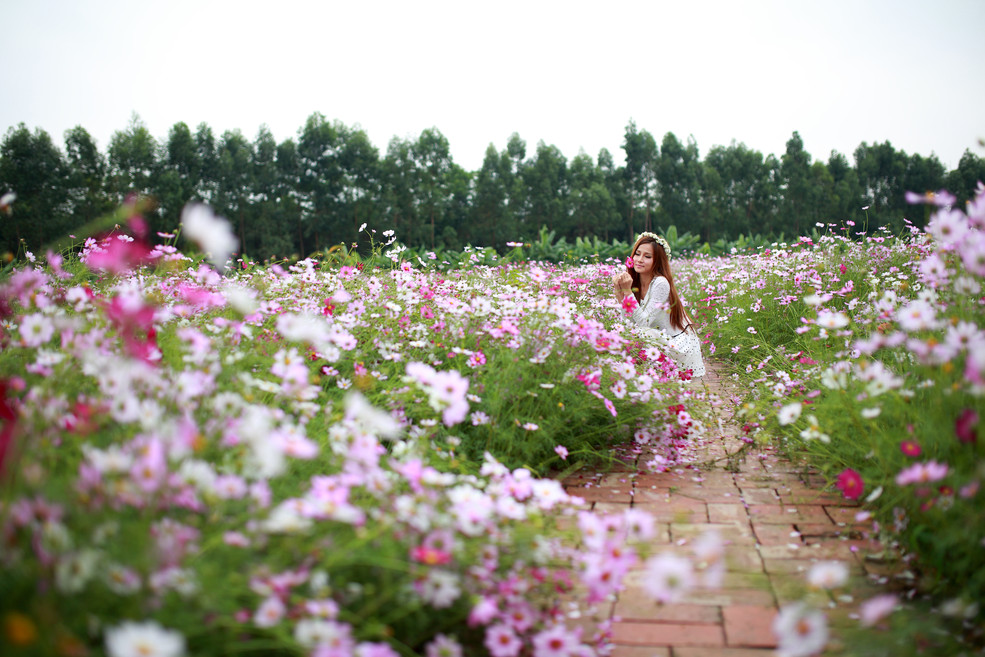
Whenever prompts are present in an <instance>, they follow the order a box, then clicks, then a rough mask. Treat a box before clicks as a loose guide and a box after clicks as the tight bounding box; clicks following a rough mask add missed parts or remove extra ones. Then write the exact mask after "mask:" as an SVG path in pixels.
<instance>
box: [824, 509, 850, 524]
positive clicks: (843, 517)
mask: <svg viewBox="0 0 985 657" xmlns="http://www.w3.org/2000/svg"><path fill="white" fill-rule="evenodd" d="M824 508H825V510H826V511H827V512H828V515H829V516H830V517H831V519H832V520H834V521H835V522H836V523H844V524H846V525H854V524H855V522H856V521H855V514H856V513H858V512H859V509H858V507H854V506H827V507H824Z"/></svg>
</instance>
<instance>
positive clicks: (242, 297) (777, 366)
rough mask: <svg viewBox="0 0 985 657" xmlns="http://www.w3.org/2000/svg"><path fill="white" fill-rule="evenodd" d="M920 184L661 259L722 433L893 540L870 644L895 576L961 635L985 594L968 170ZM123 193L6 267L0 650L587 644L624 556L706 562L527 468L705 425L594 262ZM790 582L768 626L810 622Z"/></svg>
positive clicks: (599, 634)
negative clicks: (802, 224)
mask: <svg viewBox="0 0 985 657" xmlns="http://www.w3.org/2000/svg"><path fill="white" fill-rule="evenodd" d="M915 200H919V201H926V200H930V201H932V202H935V203H936V204H937V206H939V207H937V206H935V213H934V215H933V218H932V220H931V221H930V223H929V224H928V228H927V232H926V233H923V232H921V231H918V230H916V229H914V230H913V231H912V234H911V235H905V236H892V235H889V234H886V233H885V232H877V233H876V234H869V235H864V234H863V235H854V234H852V230H853V227H852V226H843V227H833V226H831V227H825V228H826V229H827V230H826V233H825V234H824V236H823V237H822V238H821V239H819V240H816V241H814V240H808V239H802V240H800V241H799V242H798V243H796V244H789V245H788V244H777V245H775V246H772V247H770V248H768V249H763V250H761V251H759V252H758V253H755V254H754V255H733V256H730V257H719V258H708V257H703V258H694V259H690V260H681V261H677V260H675V261H674V266H675V268H676V269H677V273H676V278H677V281H678V285H679V286H680V288H681V291H682V296H683V297H684V298H685V299H688V300H689V301H690V312H691V314H692V315H694V316H695V319H696V320H697V321H698V322H699V323H700V324H701V327H700V328H701V331H700V334H701V335H702V337H703V340H704V341H705V349H706V351H705V355H706V357H708V356H709V355H713V357H714V358H715V359H716V360H718V361H719V362H720V363H721V364H722V367H725V368H728V369H729V371H734V374H733V375H732V376H733V378H735V379H736V380H737V381H739V382H740V383H742V387H743V388H744V389H746V390H748V391H749V395H748V399H746V400H744V402H743V404H742V405H741V407H740V408H739V410H738V413H739V414H740V416H741V421H742V422H743V423H744V426H743V429H744V431H745V433H746V436H747V442H748V443H749V445H750V446H751V447H753V446H755V444H756V443H757V442H765V441H776V442H777V443H778V444H779V445H781V446H782V448H783V450H784V451H786V452H787V453H789V454H790V455H791V456H793V457H795V458H798V459H799V458H805V459H807V462H808V463H810V464H812V465H813V466H814V467H816V468H817V469H818V471H819V472H820V473H822V474H823V475H824V477H825V480H826V481H827V482H828V485H829V486H830V487H831V488H832V489H836V490H840V491H841V494H843V495H845V496H846V497H849V498H851V499H858V500H859V501H860V502H862V503H863V507H862V510H860V513H861V514H862V515H861V516H860V518H861V519H863V520H865V521H871V526H872V529H871V532H872V535H873V536H879V537H881V538H882V539H883V542H884V543H885V544H886V545H889V546H891V547H892V548H893V549H894V551H895V552H898V553H899V554H900V559H901V560H902V564H903V569H904V572H905V573H906V574H907V577H904V578H897V579H894V580H893V581H892V582H889V581H887V582H884V583H885V584H886V585H887V586H889V587H891V588H892V590H894V591H895V593H894V594H893V595H894V596H895V597H891V598H886V597H883V598H877V599H875V600H876V601H877V602H878V603H879V604H881V605H882V607H880V609H881V611H877V610H876V606H875V605H873V607H872V609H871V610H870V611H871V613H870V614H869V615H868V616H866V619H865V620H866V621H867V623H868V624H870V625H874V626H876V627H875V629H873V630H870V631H869V632H870V633H871V632H874V633H875V634H874V636H877V637H878V638H877V639H876V644H878V643H879V642H883V644H884V645H887V646H890V648H887V649H892V650H895V652H891V653H886V654H902V653H901V652H900V650H902V648H898V646H897V647H893V646H892V644H889V643H885V636H886V633H887V632H886V628H887V627H890V624H892V625H891V628H892V630H893V634H892V635H893V636H897V637H902V636H907V637H909V636H913V632H923V631H926V632H935V631H937V630H936V629H931V630H925V629H923V628H924V626H923V625H920V624H919V623H916V624H913V623H910V627H911V630H912V632H911V634H906V633H905V632H904V631H902V630H900V628H899V627H898V625H900V624H903V621H902V620H899V619H900V618H902V616H901V614H893V613H891V612H892V610H893V609H895V608H896V607H897V606H899V605H901V604H905V605H909V604H911V603H912V604H917V603H919V602H920V601H921V600H929V601H930V602H929V604H931V605H932V606H933V608H934V610H935V614H936V617H939V618H940V623H941V625H940V626H941V627H947V628H948V632H950V635H949V636H951V637H952V638H951V639H949V641H953V642H956V643H954V644H953V645H961V642H962V641H969V640H971V641H975V640H979V641H980V640H981V632H980V629H978V628H980V625H981V619H982V609H981V608H980V606H979V604H978V602H979V601H980V600H981V599H982V597H983V593H985V557H983V556H982V555H983V554H985V551H983V549H982V548H983V547H985V545H983V540H985V515H983V514H982V513H981V512H980V509H981V499H982V498H981V495H982V493H981V492H980V491H979V488H980V482H981V480H982V478H985V456H983V449H985V448H983V446H982V441H981V440H979V437H978V431H979V416H980V414H981V413H983V412H985V408H983V404H982V402H981V399H982V397H981V396H982V393H983V392H985V333H983V325H985V314H983V309H982V299H983V297H982V291H981V282H982V279H983V277H985V192H983V193H982V194H979V196H978V197H977V199H976V201H975V202H974V203H973V204H972V205H970V206H969V208H968V209H967V212H966V213H965V212H961V211H958V210H953V209H951V208H950V207H949V204H948V199H947V197H946V195H944V194H939V195H938V196H936V197H933V198H930V199H925V198H922V197H921V198H919V199H915ZM952 202H953V201H952ZM121 216H122V217H123V219H124V221H125V223H126V225H127V230H126V231H125V232H119V231H118V232H115V233H113V234H111V235H108V236H105V237H102V238H100V239H92V240H88V241H87V242H86V244H85V245H84V246H83V248H82V249H81V251H80V253H79V254H78V255H68V256H65V257H64V258H63V257H62V256H61V255H59V254H55V253H48V254H46V255H44V256H40V255H39V256H34V255H33V254H29V257H28V262H25V263H19V264H18V265H17V266H15V267H14V268H13V270H12V271H10V272H9V273H8V274H7V276H6V278H5V280H4V281H3V283H2V290H0V316H2V336H0V341H2V342H0V345H2V350H0V417H2V420H3V425H2V427H3V428H2V431H0V494H2V497H0V501H2V507H0V532H2V540H3V550H2V551H0V565H2V567H0V591H2V592H3V595H2V596H0V623H2V626H0V648H2V651H0V652H2V653H3V654H4V655H6V654H8V653H9V654H13V655H48V654H58V655H90V654H93V655H102V654H106V655H110V656H111V657H120V656H129V655H144V656H146V655H169V656H170V655H184V654H194V655H197V654H201V655H220V654H232V653H240V652H243V653H251V652H252V653H258V654H265V655H266V654H277V655H306V654H312V655H318V656H319V657H329V656H336V655H340V656H341V655H359V656H360V657H369V656H376V655H379V656H385V655H418V654H421V655H428V657H438V656H454V655H463V654H468V655H472V654H475V655H479V654H490V655H494V656H495V657H515V656H517V655H534V656H535V657H546V656H549V655H550V656H561V655H593V654H605V653H606V651H607V643H606V639H607V636H606V622H605V618H604V615H601V614H600V611H599V610H600V607H601V604H602V603H603V602H605V601H607V600H609V599H610V598H611V596H612V595H613V594H615V593H617V592H618V591H619V590H620V588H621V583H622V580H623V578H624V577H626V576H627V574H628V573H630V571H631V569H633V568H636V569H637V570H636V572H637V573H639V572H640V570H639V567H640V566H645V569H644V570H643V571H642V572H643V573H645V575H643V576H644V577H646V578H647V590H648V591H650V594H651V595H652V597H653V598H654V601H655V604H656V603H657V602H660V603H668V604H673V602H674V601H675V599H676V598H677V595H676V593H677V592H676V591H675V589H674V586H675V584H674V582H677V585H678V586H679V585H680V582H681V581H683V580H684V579H687V580H688V581H690V580H691V579H700V580H702V581H704V582H705V583H707V584H710V585H714V583H715V577H714V574H715V572H716V570H715V564H714V559H710V558H708V556H707V555H709V554H710V555H714V554H716V553H717V548H716V546H715V539H714V537H707V538H705V539H702V540H701V541H695V546H701V547H702V550H701V552H702V553H703V554H704V557H700V556H699V557H694V558H693V559H690V558H685V557H682V556H680V555H677V554H672V553H669V552H662V553H660V554H655V553H653V554H651V552H652V547H651V546H650V545H649V544H648V540H649V539H650V538H651V537H652V535H653V531H654V524H653V520H652V518H650V517H648V516H647V515H646V514H644V513H642V512H639V511H636V510H635V509H633V508H631V507H628V506H627V509H626V510H625V511H624V512H622V513H618V514H611V515H608V516H600V515H598V514H590V513H587V512H585V511H584V508H585V506H584V505H583V504H581V502H580V500H579V499H577V498H574V497H571V496H570V495H569V494H568V493H567V492H565V490H564V489H563V488H562V486H561V485H560V484H559V483H558V480H557V479H556V478H553V477H552V476H553V475H558V474H561V473H565V472H570V471H574V470H576V469H578V468H581V467H587V466H591V467H594V468H601V469H604V468H605V467H606V464H607V463H608V462H610V461H611V460H613V459H615V458H618V457H619V456H620V455H625V454H631V455H632V454H639V453H641V452H642V451H643V449H644V448H645V449H646V453H647V454H648V455H649V456H647V458H646V460H645V461H646V463H645V468H646V469H648V470H650V471H654V472H659V471H663V470H667V469H679V468H686V467H688V466H689V465H690V462H691V461H692V459H693V454H692V449H693V446H694V444H695V443H696V442H697V441H699V440H700V439H701V438H702V436H703V435H704V433H705V432H706V428H705V427H704V426H703V425H702V422H701V417H700V414H698V413H697V412H696V407H697V406H698V405H700V404H701V403H702V392H701V391H702V388H701V386H700V385H699V384H696V383H695V382H693V381H689V378H690V377H689V374H688V373H687V372H679V371H678V370H677V369H676V367H675V365H674V364H673V362H671V361H669V360H666V359H664V358H663V357H662V356H661V355H660V354H659V351H657V350H656V349H653V348H650V349H647V348H644V345H643V344H642V343H641V342H640V341H639V340H638V339H637V338H636V336H635V335H634V333H633V330H632V329H631V328H630V326H629V325H628V324H627V323H626V320H625V316H626V310H625V309H623V308H622V307H621V306H620V305H619V304H617V303H616V302H615V300H614V298H613V295H612V294H611V282H610V277H611V274H612V273H613V272H615V271H616V270H617V268H619V267H622V266H623V265H622V263H621V262H619V261H617V260H614V259H613V260H607V261H605V262H602V263H587V262H584V263H581V264H566V265H552V264H548V263H544V262H536V261H534V262H530V261H522V260H520V259H519V257H520V256H521V255H522V247H519V246H518V247H516V248H515V250H514V252H513V254H512V255H511V257H510V258H503V259H499V258H496V257H495V255H494V254H490V253H489V252H488V251H482V252H481V258H480V257H479V256H478V255H475V254H473V255H475V257H473V258H471V259H469V258H463V259H462V261H460V262H456V263H448V262H442V261H441V260H439V259H436V260H435V261H428V260H426V259H419V258H415V259H414V260H413V261H411V260H408V259H402V258H401V251H400V248H399V246H398V245H397V244H396V243H395V236H393V235H392V234H387V233H383V234H382V235H381V236H380V237H379V238H378V239H379V240H381V241H382V243H381V244H380V247H379V248H380V251H381V255H382V254H386V255H383V256H382V259H385V261H386V262H387V263H388V266H385V267H379V266H373V265H372V264H369V265H367V264H366V263H365V262H363V261H359V262H357V261H355V260H352V261H347V260H346V259H345V258H344V257H337V258H332V259H330V260H326V261H316V260H313V259H307V260H303V261H300V262H297V263H293V264H287V263H284V264H282V265H269V266H260V265H257V264H256V263H252V262H249V261H233V262H231V263H230V262H227V258H226V256H227V255H228V252H229V251H231V250H232V249H233V248H234V245H235V240H233V239H231V236H230V234H229V233H228V226H227V225H226V224H225V223H224V222H223V221H222V220H221V219H219V218H217V217H214V216H213V215H211V214H210V213H209V212H208V211H207V209H205V208H202V207H195V208H190V209H189V210H187V211H186V215H185V217H184V227H183V231H184V236H185V237H192V238H194V239H195V240H196V241H197V242H198V243H199V245H200V246H201V247H202V248H203V250H204V251H206V252H207V253H209V254H211V255H210V257H209V259H208V261H205V260H203V259H201V258H198V257H196V258H193V257H191V256H189V255H186V254H185V253H182V252H181V251H179V250H177V249H176V248H175V246H173V245H172V244H173V240H172V238H173V237H174V236H162V237H163V238H164V239H166V240H168V241H167V244H166V245H165V246H160V245H159V246H156V247H151V246H149V245H148V243H147V242H146V237H147V236H146V235H144V234H143V229H142V225H143V224H142V222H141V220H140V217H139V211H138V209H137V208H126V209H125V210H124V212H123V214H122V215H121ZM124 221H121V223H123V222H124ZM369 235H371V236H372V238H373V239H374V241H375V240H377V237H376V235H375V233H373V232H372V231H370V233H369ZM374 243H379V242H377V241H375V242H374ZM336 255H338V254H336ZM379 259H381V258H377V260H379ZM689 559H690V560H689ZM695 571H697V574H699V575H701V576H702V577H700V578H695V577H694V574H695ZM837 572H838V576H837V577H834V579H838V578H839V577H840V573H841V571H837ZM685 575H686V577H685ZM812 577H814V578H817V579H818V581H820V582H821V583H820V584H818V588H823V589H826V588H830V587H829V586H828V585H827V584H825V583H824V580H825V574H824V572H821V571H817V572H813V573H812ZM832 577H833V576H829V577H827V579H832ZM798 613H799V612H797V611H796V610H786V611H785V613H783V614H781V617H780V618H781V619H782V621H781V622H779V623H778V630H777V631H778V632H780V633H786V634H787V635H791V636H794V637H796V632H797V631H798V630H797V628H798V627H801V625H802V624H803V623H802V622H801V621H803V619H806V618H810V619H811V622H812V623H814V622H817V623H821V622H823V618H822V619H821V620H815V619H816V618H817V617H818V615H819V614H820V612H815V611H811V612H809V613H810V614H811V615H810V616H805V615H803V614H801V615H798ZM936 617H935V618H936ZM595 618H597V619H598V620H597V621H593V620H592V619H595ZM798 619H800V620H798ZM868 621H871V622H868ZM803 622H806V621H803ZM928 622H930V621H928ZM933 622H935V623H936V622H937V621H936V620H934V621H933ZM787 626H789V627H787ZM933 627H934V628H937V627H938V625H933ZM976 632H977V634H976ZM816 636H817V635H814V637H815V638H816ZM868 640H869V639H866V638H865V637H861V638H859V639H858V641H859V643H858V645H859V646H862V645H869V644H868V643H866V641H868ZM934 641H937V639H934ZM808 645H809V644H806V643H801V644H800V645H799V648H800V650H801V652H797V645H796V644H795V645H794V647H793V648H789V646H788V650H787V653H786V654H810V652H811V651H813V650H814V648H813V647H811V648H806V647H805V646H808ZM913 645H918V644H913V643H912V642H910V643H909V647H910V649H912V647H913ZM933 645H937V644H933ZM947 645H952V643H948V644H947ZM860 654H861V653H860ZM937 654H943V653H937Z"/></svg>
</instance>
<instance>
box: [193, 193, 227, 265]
mask: <svg viewBox="0 0 985 657" xmlns="http://www.w3.org/2000/svg"><path fill="white" fill-rule="evenodd" d="M181 232H182V234H183V235H184V236H185V237H186V238H188V239H190V240H191V241H193V242H195V243H196V244H198V246H199V248H200V249H202V251H204V252H205V253H207V254H208V255H209V262H211V263H212V264H213V265H215V267H216V268H217V269H224V268H225V266H226V261H227V260H228V259H229V256H230V255H232V253H233V251H235V250H236V247H238V246H239V240H238V239H236V235H234V234H233V230H232V226H230V224H229V222H228V221H227V220H226V219H224V218H222V217H220V216H218V215H216V214H215V213H214V212H213V211H212V208H210V207H209V206H207V205H203V204H201V203H189V204H188V205H186V206H185V208H184V209H183V210H182V211H181Z"/></svg>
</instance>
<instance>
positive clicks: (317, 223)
mask: <svg viewBox="0 0 985 657" xmlns="http://www.w3.org/2000/svg"><path fill="white" fill-rule="evenodd" d="M343 130H344V126H342V124H341V123H339V122H336V123H329V122H328V121H327V120H326V119H325V117H324V116H323V115H322V114H320V113H318V112H316V113H314V114H312V115H311V116H309V117H308V120H307V121H306V122H305V124H304V127H303V128H302V129H301V132H300V135H299V137H298V157H299V158H300V165H301V193H302V195H303V196H302V199H303V200H302V209H303V211H304V216H305V221H306V222H307V223H308V226H309V228H310V230H311V232H312V235H313V237H314V245H313V247H314V249H316V250H317V249H321V248H323V247H327V246H330V245H333V244H339V243H340V242H341V241H344V236H345V235H346V231H345V225H346V224H347V223H348V222H347V221H346V217H345V211H344V206H343V187H344V182H343V171H342V166H341V153H342V148H343V145H344V136H343V134H342V132H343Z"/></svg>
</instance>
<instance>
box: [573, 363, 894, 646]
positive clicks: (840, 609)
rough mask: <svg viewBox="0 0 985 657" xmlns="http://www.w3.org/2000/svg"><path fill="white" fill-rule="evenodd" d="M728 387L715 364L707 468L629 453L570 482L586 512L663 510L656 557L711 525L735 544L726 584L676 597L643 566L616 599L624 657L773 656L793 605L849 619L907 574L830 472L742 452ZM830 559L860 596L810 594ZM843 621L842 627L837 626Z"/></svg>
mask: <svg viewBox="0 0 985 657" xmlns="http://www.w3.org/2000/svg"><path fill="white" fill-rule="evenodd" d="M728 384H729V381H728V380H727V379H725V378H724V377H722V376H721V374H720V372H719V371H718V368H717V367H716V365H715V364H714V363H711V364H710V368H709V373H708V375H707V376H706V377H705V379H704V380H703V381H702V382H700V383H698V384H697V385H696V388H697V389H699V390H703V391H704V393H705V402H706V403H705V404H704V406H705V407H706V408H705V412H706V414H707V417H705V418H704V419H703V421H704V422H705V425H706V426H707V427H717V430H716V431H717V435H712V436H708V437H706V439H705V441H704V443H703V444H699V445H697V446H696V452H697V458H696V463H695V464H692V465H691V466H688V467H681V468H677V469H675V470H673V471H671V472H665V473H653V472H638V471H637V470H636V465H635V464H634V463H633V462H631V461H630V460H628V459H623V460H622V461H621V462H619V463H617V465H616V467H615V468H613V469H612V470H610V471H608V472H606V473H591V472H583V473H578V474H575V475H572V476H570V477H568V478H566V479H565V480H564V482H563V484H564V486H565V488H566V489H567V490H568V492H570V493H571V494H573V495H578V496H580V497H582V499H584V500H585V504H586V508H591V509H593V510H595V511H597V512H599V513H612V512H621V511H624V510H625V509H627V508H635V509H640V510H643V511H646V512H647V513H650V514H651V515H653V516H654V518H655V519H656V523H657V524H656V534H657V536H656V537H655V538H654V539H653V541H652V545H651V547H650V550H649V552H650V553H651V554H655V553H657V552H660V551H662V550H674V549H680V550H685V551H686V550H687V549H688V548H689V545H690V544H691V543H692V542H693V541H694V540H695V539H697V538H698V537H699V536H701V535H702V534H703V532H704V531H707V530H714V531H716V532H717V533H718V535H719V536H720V537H721V538H722V540H723V543H724V548H725V554H724V562H725V567H726V570H725V573H724V577H722V578H721V582H720V586H718V587H716V588H694V589H692V590H690V591H689V592H688V593H687V594H686V595H685V596H684V597H683V599H682V601H680V602H678V603H675V604H669V605H659V604H657V603H656V602H655V601H653V600H652V599H651V598H650V597H649V596H648V595H647V593H646V592H645V590H644V588H643V586H642V584H641V580H642V578H643V577H644V576H645V575H644V571H643V570H642V569H641V567H637V568H636V569H634V572H633V574H632V575H631V576H630V577H629V578H627V582H626V584H625V587H624V589H623V590H622V591H621V592H620V593H619V595H618V597H617V598H616V599H615V600H614V604H613V603H608V604H611V607H609V608H608V609H609V610H610V611H611V613H610V616H609V620H610V622H611V627H610V631H611V637H612V642H613V644H614V650H613V652H612V655H613V657H765V656H766V655H772V654H773V648H774V647H775V646H776V638H775V637H774V636H773V631H772V623H773V619H774V618H775V616H776V614H777V613H778V611H779V607H780V606H781V605H783V604H786V603H788V602H792V601H795V600H801V599H806V600H808V601H809V602H811V603H813V604H816V605H817V606H818V607H820V608H822V609H825V611H831V612H832V613H833V614H834V616H835V617H836V618H837V619H839V620H838V623H842V624H844V623H846V622H850V619H851V617H852V615H853V614H854V613H855V612H856V610H857V605H858V603H860V602H861V601H862V600H864V599H865V598H867V597H869V596H871V595H872V594H874V593H875V592H877V591H878V588H877V587H878V585H879V583H880V581H879V580H881V581H882V582H885V581H886V580H887V579H888V578H889V577H892V576H893V575H894V574H896V573H898V572H900V570H902V567H901V566H899V565H898V564H897V563H896V562H894V561H893V560H892V559H890V560H888V561H883V560H881V559H876V558H874V559H871V560H870V559H866V555H867V554H869V553H879V554H883V555H885V551H884V550H883V549H882V548H881V547H880V546H879V544H878V543H876V542H875V541H874V540H871V539H870V538H868V535H867V533H866V532H867V531H868V527H867V526H866V525H865V523H863V522H860V521H859V519H857V518H856V514H857V511H858V510H857V508H856V507H855V505H854V504H852V503H851V502H848V501H846V500H845V499H843V498H842V497H840V496H839V495H837V492H836V491H835V492H832V491H830V490H829V491H825V490H822V486H823V483H824V482H823V480H822V479H821V478H820V476H819V475H817V474H816V473H811V472H805V471H804V469H803V467H802V466H800V465H798V464H793V463H790V462H787V461H783V460H781V459H780V458H779V457H778V456H777V455H776V453H774V451H773V450H772V448H771V447H769V446H766V447H763V448H760V449H758V450H757V451H750V452H749V453H746V454H745V455H744V457H742V458H741V459H735V458H734V457H733V456H732V455H735V454H736V453H737V452H738V451H739V450H740V449H741V448H742V447H743V445H744V443H743V442H742V440H741V439H740V438H739V437H738V436H740V435H741V431H740V429H739V427H738V425H737V423H736V422H735V421H734V419H733V417H732V416H733V414H734V412H735V407H734V404H733V403H732V402H731V401H730V400H732V399H736V398H737V397H736V396H735V395H734V393H732V392H731V391H730V390H729V388H728ZM696 410H699V411H700V409H696ZM696 416H697V415H696ZM645 456H646V455H645V454H644V455H643V456H641V457H640V463H643V462H645V459H644V457H645ZM726 465H730V466H731V467H730V469H726V467H725V466H726ZM736 465H737V466H738V467H737V468H736V467H735V466H736ZM641 467H642V466H641ZM890 556H891V555H890ZM828 560H837V561H842V562H844V563H845V564H846V565H847V566H848V568H849V572H850V573H851V574H852V577H853V579H852V586H851V588H850V589H849V590H847V591H843V592H842V593H848V594H850V595H849V596H843V597H844V598H846V599H848V600H852V601H853V602H852V603H844V604H843V603H841V602H836V601H835V597H834V596H831V595H830V594H829V593H828V592H826V591H817V590H811V589H809V587H808V585H807V581H806V577H805V576H806V574H807V572H808V570H809V569H810V568H811V566H813V565H814V564H816V563H818V562H819V561H828ZM866 577H867V578H868V580H867V581H866V580H865V579H864V578H866ZM853 605H854V606H853ZM838 623H834V622H833V623H832V628H833V631H835V630H836V629H837V625H838ZM835 643H836V642H835Z"/></svg>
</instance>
